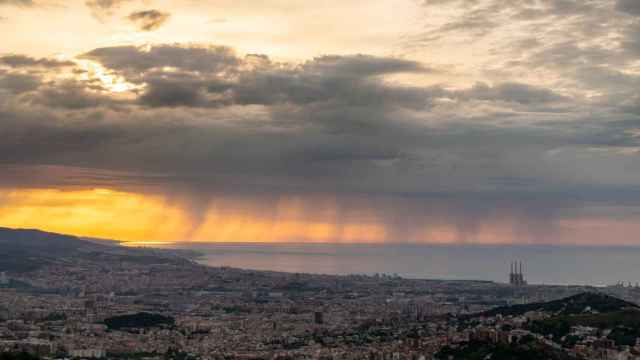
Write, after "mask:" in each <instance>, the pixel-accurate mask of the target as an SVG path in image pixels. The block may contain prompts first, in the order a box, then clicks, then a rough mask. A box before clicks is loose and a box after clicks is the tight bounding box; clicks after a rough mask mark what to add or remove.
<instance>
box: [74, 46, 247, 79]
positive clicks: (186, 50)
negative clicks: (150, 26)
mask: <svg viewBox="0 0 640 360" xmlns="http://www.w3.org/2000/svg"><path fill="white" fill-rule="evenodd" d="M81 58H84V59H89V60H94V61H97V62H100V63H101V64H103V65H104V66H106V67H108V68H110V69H113V70H116V71H121V72H125V73H127V74H132V73H138V72H141V71H147V70H151V69H154V68H162V67H175V68H178V69H181V70H188V71H202V72H220V71H225V70H227V69H232V68H234V67H235V66H236V65H237V64H238V63H239V61H240V59H239V58H238V57H237V55H236V54H235V51H233V49H231V48H229V47H226V46H200V47H194V46H180V45H158V46H152V47H151V48H150V49H146V48H143V47H135V46H114V47H106V48H98V49H95V50H92V51H90V52H88V53H86V54H84V55H82V56H81Z"/></svg>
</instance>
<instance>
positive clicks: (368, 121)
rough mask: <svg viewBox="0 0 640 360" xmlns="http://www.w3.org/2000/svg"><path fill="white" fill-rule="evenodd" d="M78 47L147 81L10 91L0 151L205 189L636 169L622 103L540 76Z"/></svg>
mask: <svg viewBox="0 0 640 360" xmlns="http://www.w3.org/2000/svg"><path fill="white" fill-rule="evenodd" d="M83 58H85V59H90V60H93V61H97V62H99V63H100V64H102V65H103V66H105V67H106V68H107V70H108V71H111V72H113V73H114V74H115V75H119V76H123V77H124V78H125V79H126V80H127V81H129V82H132V83H135V84H136V85H138V86H140V88H139V89H138V90H135V91H131V92H129V93H128V94H127V95H128V100H117V97H116V96H112V95H109V94H108V93H107V92H106V91H105V90H106V89H104V88H103V87H101V86H100V85H99V84H93V83H90V82H60V81H57V82H47V83H45V84H42V85H40V86H38V87H35V88H34V87H32V88H30V89H29V90H28V91H27V90H25V91H26V93H24V94H23V95H20V96H18V95H15V96H13V97H9V98H5V99H4V100H2V101H0V122H1V124H2V127H0V135H1V136H2V137H3V138H4V139H10V140H9V141H5V142H3V143H2V144H1V145H0V153H1V154H3V155H2V156H3V157H2V159H1V161H2V162H4V163H11V164H15V165H21V166H29V165H36V164H50V165H56V166H65V167H88V168H95V169H102V170H105V171H116V172H133V173H136V174H137V175H136V176H139V177H140V178H141V179H144V180H141V181H146V182H157V183H164V184H165V186H169V187H181V188H194V189H201V191H202V192H205V193H207V192H208V193H212V192H216V191H220V190H221V189H230V188H232V189H233V191H240V190H241V189H242V190H243V191H249V190H248V189H253V190H255V191H294V192H295V191H301V192H310V193H313V192H343V193H367V194H388V195H393V196H397V195H398V194H405V195H407V194H416V196H418V194H429V195H428V197H432V196H434V194H445V193H446V194H449V193H451V192H465V193H470V192H471V193H479V194H482V193H487V194H490V195H487V196H489V197H495V196H499V195H497V194H501V193H503V192H512V193H516V192H518V191H526V192H527V193H533V194H538V195H539V196H542V195H541V194H547V193H553V194H554V196H557V197H558V199H559V200H558V201H564V200H562V199H563V195H562V194H563V193H565V194H566V193H567V192H566V191H567V190H566V189H567V188H571V187H575V188H576V189H588V188H589V187H593V186H599V187H600V188H601V189H603V190H601V191H602V192H603V193H605V192H606V188H607V186H611V187H612V188H613V187H621V188H624V187H625V186H630V184H634V183H636V182H638V181H640V168H638V169H637V171H636V170H634V169H636V168H637V167H634V166H633V165H630V163H629V161H631V160H630V159H632V158H631V157H630V156H629V153H630V152H633V150H634V149H635V148H636V147H638V148H640V141H639V138H638V137H636V135H635V134H636V132H635V131H636V130H635V129H637V128H640V119H638V118H637V117H634V116H635V115H633V112H632V111H631V110H626V111H624V112H623V111H620V110H621V109H619V108H617V109H615V110H611V107H612V106H613V103H611V104H609V103H607V104H606V105H602V108H598V107H595V108H594V107H593V106H595V105H593V104H583V103H580V102H579V101H580V99H576V98H572V97H571V96H568V95H564V94H559V93H557V92H554V91H552V90H550V89H548V88H545V87H541V86H534V85H530V84H526V83H518V82H496V83H493V84H488V83H478V84H476V85H474V86H471V87H468V88H463V89H450V88H448V87H446V86H444V85H442V86H428V87H425V86H410V85H404V84H401V83H397V82H390V81H387V79H386V78H385V77H387V76H389V75H394V74H399V73H408V74H409V75H411V76H420V77H421V76H431V74H432V73H433V71H432V70H430V69H429V68H428V67H425V66H424V65H421V64H419V63H416V62H413V61H408V60H403V59H397V58H390V57H374V56H366V55H351V56H322V57H318V58H315V59H311V60H309V61H306V62H303V63H300V64H283V63H275V62H272V61H271V60H270V59H269V58H268V57H266V56H264V55H255V54H254V55H248V56H245V57H240V56H238V55H236V53H235V52H234V51H233V50H232V49H230V48H228V47H224V46H210V47H189V46H179V45H162V46H153V47H149V48H138V47H127V46H124V47H111V48H101V49H95V50H93V51H91V52H89V53H87V54H85V55H83ZM559 66H565V65H559ZM566 66H573V65H566ZM592 74H596V72H592ZM585 76H586V75H585ZM625 79H626V78H625ZM585 81H586V80H585ZM593 81H594V82H595V81H599V80H596V79H594V80H593ZM607 81H609V82H611V83H613V82H615V81H618V82H620V79H618V80H615V79H613V78H612V79H611V80H607ZM633 84H634V82H630V83H629V85H628V91H631V88H632V87H633ZM626 87H627V86H625V87H622V86H621V87H620V89H623V88H626ZM629 104H630V105H632V104H631V103H629ZM585 106H588V107H589V111H584V112H583V111H581V110H578V111H575V112H573V111H574V110H572V109H574V108H576V109H581V107H585ZM549 109H554V111H555V110H557V109H560V110H558V111H563V112H564V113H562V114H561V115H562V117H561V118H560V117H558V115H556V113H554V112H553V111H549ZM568 111H572V112H568ZM603 114H606V115H607V116H606V117H604V119H605V120H603ZM151 179H153V180H151ZM132 181H133V180H132V179H131V178H127V179H126V180H123V183H127V184H130V183H131V182H132ZM268 189H271V190H268ZM194 191H196V192H198V193H199V191H200V190H194ZM585 191H586V190H585ZM425 196H427V195H425ZM509 196H511V195H509ZM531 196H532V197H535V196H536V195H531ZM572 196H573V195H572ZM537 206H539V207H540V210H539V212H540V213H541V214H542V213H544V206H543V205H536V207H537ZM536 211H538V210H534V209H533V208H532V209H531V211H530V212H531V213H535V212H536ZM541 216H542V215H540V216H539V217H541Z"/></svg>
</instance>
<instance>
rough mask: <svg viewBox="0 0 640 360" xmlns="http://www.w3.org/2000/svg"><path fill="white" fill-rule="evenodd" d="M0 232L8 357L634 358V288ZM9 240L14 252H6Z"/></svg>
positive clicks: (637, 294)
mask: <svg viewBox="0 0 640 360" xmlns="http://www.w3.org/2000/svg"><path fill="white" fill-rule="evenodd" d="M0 235H1V236H0V245H3V249H4V250H5V251H6V252H8V253H9V254H8V255H9V257H7V258H3V259H0V266H2V270H3V271H4V277H3V279H4V280H3V284H2V285H0V351H4V352H8V353H14V354H15V353H19V352H22V351H26V352H28V353H30V354H33V355H36V356H39V357H41V358H56V359H62V358H74V359H91V358H118V359H129V358H135V359H166V358H172V359H173V358H175V359H186V358H189V359H434V358H438V359H440V358H449V357H451V358H453V359H463V358H473V356H476V355H477V356H479V355H478V354H484V355H483V356H486V355H487V354H491V353H495V354H499V353H501V352H505V351H506V352H514V351H515V352H522V353H523V354H524V353H527V352H531V351H533V350H532V349H535V351H533V352H535V353H543V354H546V355H545V356H549V357H548V358H551V359H556V358H563V356H565V355H566V356H571V357H572V358H578V359H602V358H605V359H633V358H636V357H637V356H638V354H640V352H638V351H639V350H640V348H639V347H637V346H636V343H635V341H636V339H638V338H640V333H636V332H637V331H638V329H640V328H638V327H637V326H636V325H638V324H640V316H639V315H640V313H639V312H638V310H637V306H636V305H635V303H636V302H637V301H638V300H640V289H639V288H637V287H633V286H622V285H615V286H611V287H607V288H599V289H596V288H590V287H584V286H542V285H527V284H526V282H524V275H523V274H522V272H521V270H520V266H519V265H517V266H516V265H515V264H512V266H511V267H512V270H513V272H512V274H511V277H512V283H511V284H501V283H494V282H484V281H442V280H418V279H403V278H400V277H398V276H389V275H384V274H378V275H373V276H370V275H352V276H330V275H312V274H288V273H277V272H263V271H251V270H241V269H233V268H225V267H206V266H202V265H199V264H198V263H196V262H195V261H193V259H194V256H196V254H193V253H189V252H181V251H172V250H171V251H168V250H154V249H136V248H125V247H121V246H117V245H112V244H108V245H105V244H103V243H95V242H87V241H83V240H79V239H77V238H73V237H65V236H61V235H54V234H45V233H40V232H36V231H26V232H25V231H22V232H16V231H11V230H3V231H2V232H1V234H0ZM16 237H19V238H20V239H21V240H22V243H21V244H16V243H13V244H12V245H11V246H9V244H10V241H12V239H14V238H16ZM18 253H20V254H22V255H23V256H24V257H16V256H14V255H15V254H18ZM51 254H55V256H52V255H51ZM16 260H19V261H16ZM516 270H517V271H516ZM605 293H606V294H610V295H615V298H614V297H609V296H607V295H604V294H605ZM567 298H568V300H567ZM619 299H625V300H626V301H623V300H619ZM622 318H624V321H623V322H622V323H620V325H617V323H616V321H618V320H616V319H622ZM636 320H637V321H638V323H636V322H635V321H636ZM554 324H567V325H562V326H560V327H557V326H556V325H554ZM602 324H604V325H602ZM600 325H602V326H604V327H603V328H600V327H598V326H600ZM470 354H475V355H470ZM496 356H497V355H496ZM523 356H524V355H523ZM603 356H604V357H603ZM523 358H524V357H523Z"/></svg>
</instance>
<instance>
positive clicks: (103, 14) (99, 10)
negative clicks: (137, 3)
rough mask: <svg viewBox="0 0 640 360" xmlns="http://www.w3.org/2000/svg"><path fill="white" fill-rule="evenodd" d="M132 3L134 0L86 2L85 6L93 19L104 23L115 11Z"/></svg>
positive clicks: (91, 0)
mask: <svg viewBox="0 0 640 360" xmlns="http://www.w3.org/2000/svg"><path fill="white" fill-rule="evenodd" d="M133 1H134V0H86V2H85V4H86V6H87V7H88V8H89V9H90V10H91V14H92V15H93V16H94V17H95V18H97V19H98V20H100V21H104V20H105V19H106V18H108V17H110V16H112V15H113V14H114V11H115V10H116V9H118V8H120V7H121V6H123V5H125V4H127V3H130V2H133Z"/></svg>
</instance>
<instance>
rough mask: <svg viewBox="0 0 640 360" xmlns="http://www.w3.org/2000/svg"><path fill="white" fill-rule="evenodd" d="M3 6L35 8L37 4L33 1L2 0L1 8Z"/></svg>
mask: <svg viewBox="0 0 640 360" xmlns="http://www.w3.org/2000/svg"><path fill="white" fill-rule="evenodd" d="M2 5H16V6H33V5H35V3H34V2H33V0H0V6H2Z"/></svg>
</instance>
